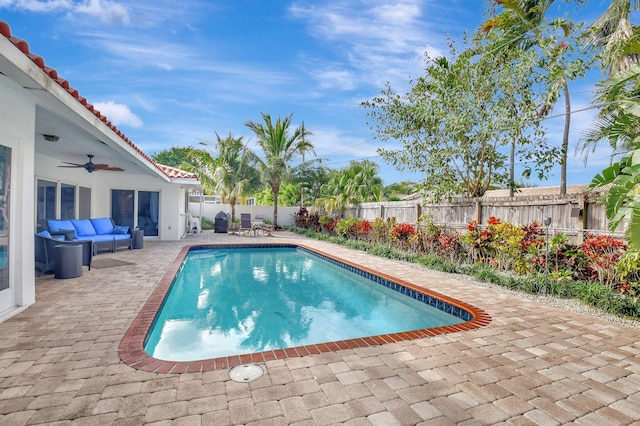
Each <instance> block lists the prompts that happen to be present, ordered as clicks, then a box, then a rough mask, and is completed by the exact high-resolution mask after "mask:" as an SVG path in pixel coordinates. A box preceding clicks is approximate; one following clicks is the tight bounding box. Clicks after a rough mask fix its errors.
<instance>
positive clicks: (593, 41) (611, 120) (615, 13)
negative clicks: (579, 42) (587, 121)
mask: <svg viewBox="0 0 640 426" xmlns="http://www.w3.org/2000/svg"><path fill="white" fill-rule="evenodd" d="M632 9H633V10H640V0H634V1H630V0H612V2H611V4H610V5H609V7H608V8H607V10H606V11H605V12H604V13H603V14H602V15H601V16H600V17H599V18H598V19H596V20H595V21H594V22H593V23H592V24H591V25H589V26H588V27H587V29H586V30H585V32H584V36H583V37H584V40H585V41H586V42H587V43H588V44H589V45H591V46H593V47H594V49H595V50H596V53H597V54H598V56H599V58H600V67H601V68H602V71H603V72H604V73H606V74H607V75H608V78H609V80H611V79H612V78H613V77H615V76H616V74H617V73H619V72H621V71H626V70H629V69H630V67H631V66H632V65H634V64H638V59H639V58H640V54H639V52H640V43H639V41H640V39H639V38H640V34H638V33H637V32H635V31H634V26H633V25H632V24H631V22H630V21H629V15H630V13H631V10H632ZM626 80H629V79H626ZM631 81H633V79H631ZM638 95H639V93H638V88H637V87H635V84H613V85H612V84H605V85H604V87H603V89H602V90H600V92H599V94H598V96H597V97H596V99H595V102H596V103H597V104H600V105H603V106H602V108H601V110H600V113H599V114H598V119H597V121H596V123H595V125H594V126H593V127H592V128H591V129H589V130H588V131H587V133H586V135H585V137H584V138H583V143H582V153H583V155H584V158H585V160H586V159H587V157H588V153H589V151H593V150H595V148H596V146H597V145H598V144H599V143H600V142H601V141H603V140H608V141H609V145H610V146H611V149H612V150H613V152H614V155H618V156H624V155H625V154H626V153H628V152H629V151H630V150H632V149H635V147H636V144H637V142H636V141H635V139H636V137H638V136H640V131H639V129H640V117H638V115H637V114H630V113H629V111H628V109H626V108H625V107H624V106H625V102H626V99H630V98H636V97H637V96H638Z"/></svg>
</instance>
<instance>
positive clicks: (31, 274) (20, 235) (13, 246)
mask: <svg viewBox="0 0 640 426" xmlns="http://www.w3.org/2000/svg"><path fill="white" fill-rule="evenodd" d="M23 90H24V89H23V88H22V87H20V86H19V85H17V84H15V83H14V82H13V81H11V80H9V79H7V78H5V77H4V76H3V75H0V99H2V102H0V143H2V144H3V145H7V146H9V147H11V148H12V160H11V161H12V174H11V184H12V188H11V194H10V197H11V198H10V212H9V214H10V216H9V217H10V222H9V239H10V240H9V241H10V243H9V262H10V265H11V267H10V278H9V279H10V282H11V286H12V288H13V292H14V293H13V294H14V306H13V308H10V309H9V310H8V311H4V312H0V321H1V320H3V319H5V318H8V317H9V316H12V315H15V314H16V313H17V312H19V311H21V310H23V309H25V308H26V307H28V306H29V305H31V304H33V303H35V271H34V263H33V262H34V261H33V259H34V238H33V229H34V228H33V222H34V214H35V205H34V199H33V197H32V195H31V194H33V193H34V178H33V176H34V129H35V116H36V114H35V104H34V103H33V102H31V101H29V100H27V98H26V97H24V96H21V94H20V92H21V91H23Z"/></svg>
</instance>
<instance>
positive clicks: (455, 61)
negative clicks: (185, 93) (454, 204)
mask: <svg viewBox="0 0 640 426" xmlns="http://www.w3.org/2000/svg"><path fill="white" fill-rule="evenodd" d="M464 43H465V45H466V46H468V48H467V49H466V50H464V51H462V52H461V53H459V54H458V52H457V51H456V49H455V48H454V46H453V43H452V44H451V58H452V59H447V58H437V59H435V60H431V59H428V58H427V59H428V63H427V66H426V72H425V76H424V77H420V78H419V79H418V80H417V81H415V82H414V85H413V87H412V88H411V90H410V91H408V92H407V93H405V94H402V95H401V94H398V93H396V92H395V91H394V90H393V88H391V87H390V86H389V85H387V88H386V89H385V90H384V91H383V92H382V95H381V96H378V97H376V98H374V99H373V100H372V101H369V102H365V103H363V105H364V106H365V107H366V108H368V110H369V111H368V113H367V114H368V116H369V119H370V122H372V123H373V125H372V127H373V128H374V130H375V131H376V135H377V137H378V138H379V139H381V140H383V141H389V140H396V141H398V142H400V143H401V144H402V149H399V150H397V149H396V150H391V149H379V150H378V152H379V153H380V154H381V155H382V157H383V158H384V159H385V160H386V161H388V162H390V163H391V164H393V165H394V166H395V167H396V168H398V169H399V170H405V169H407V170H411V171H414V172H422V173H424V174H425V181H424V186H425V188H426V189H427V191H429V193H428V194H427V195H429V196H431V198H434V199H436V200H438V199H441V198H442V197H443V196H446V195H450V194H461V193H466V194H467V195H469V196H471V197H479V196H482V195H483V194H484V193H485V191H486V190H487V188H489V187H490V185H492V184H493V185H503V186H505V185H507V183H508V173H507V171H506V170H505V164H506V155H505V154H504V152H503V151H504V149H503V148H504V147H505V146H507V145H508V144H510V143H512V141H513V138H514V134H515V135H521V136H522V140H519V143H520V144H521V145H522V147H523V149H522V151H521V152H522V154H523V155H526V151H527V150H536V149H538V150H541V151H543V149H542V148H543V147H544V141H543V139H542V132H541V131H540V130H541V129H540V122H539V120H538V119H536V118H535V117H534V116H533V115H534V114H533V113H534V112H535V109H532V108H531V107H530V106H527V105H528V103H529V102H530V101H529V100H528V99H527V98H526V97H516V98H513V97H509V96H507V95H506V93H517V92H518V91H517V90H507V89H508V85H514V86H516V87H517V88H518V89H520V88H523V89H522V90H525V89H526V88H527V86H528V87H529V89H527V90H531V89H530V88H531V87H532V84H530V78H531V77H530V74H531V72H530V67H529V66H527V61H523V60H518V59H513V60H512V61H509V62H506V61H504V62H503V63H502V64H497V63H496V60H495V57H494V56H492V55H486V54H485V55H483V54H482V53H483V49H485V46H483V45H482V42H481V40H480V39H479V38H478V37H476V38H474V39H472V40H469V39H468V38H467V37H465V39H464ZM522 57H523V58H524V55H523V56H522ZM521 59H522V58H521ZM514 102H522V104H521V105H519V106H516V108H514V105H513V103H514ZM522 114H527V115H526V116H524V115H522ZM540 165H541V164H536V165H534V167H538V166H540ZM540 173H541V174H542V175H544V168H543V169H542V170H541V171H540Z"/></svg>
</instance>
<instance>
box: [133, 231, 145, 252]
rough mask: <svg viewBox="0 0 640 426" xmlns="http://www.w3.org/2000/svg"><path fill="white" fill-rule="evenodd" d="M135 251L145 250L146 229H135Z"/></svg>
mask: <svg viewBox="0 0 640 426" xmlns="http://www.w3.org/2000/svg"><path fill="white" fill-rule="evenodd" d="M131 248H133V249H141V248H144V229H134V230H133V243H132V247H131Z"/></svg>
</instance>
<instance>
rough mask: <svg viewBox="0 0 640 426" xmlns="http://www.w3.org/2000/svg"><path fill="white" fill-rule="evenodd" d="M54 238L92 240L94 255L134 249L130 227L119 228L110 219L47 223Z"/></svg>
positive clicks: (50, 220) (51, 220) (53, 221)
mask: <svg viewBox="0 0 640 426" xmlns="http://www.w3.org/2000/svg"><path fill="white" fill-rule="evenodd" d="M46 224H47V228H48V229H47V231H49V233H50V234H51V235H52V236H54V237H55V236H56V235H64V237H65V240H66V241H79V240H91V241H92V243H93V250H92V252H93V254H94V255H96V254H97V253H98V251H99V250H109V251H111V252H112V253H115V252H116V250H118V248H120V247H128V248H129V250H131V249H132V248H133V237H132V234H131V231H130V229H129V227H128V226H118V225H116V224H115V223H114V222H113V220H112V219H111V218H109V217H100V218H95V219H71V220H53V219H49V220H47V221H46Z"/></svg>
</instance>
